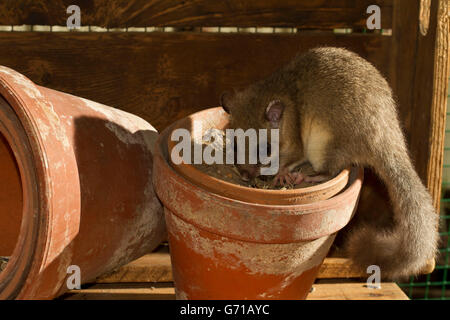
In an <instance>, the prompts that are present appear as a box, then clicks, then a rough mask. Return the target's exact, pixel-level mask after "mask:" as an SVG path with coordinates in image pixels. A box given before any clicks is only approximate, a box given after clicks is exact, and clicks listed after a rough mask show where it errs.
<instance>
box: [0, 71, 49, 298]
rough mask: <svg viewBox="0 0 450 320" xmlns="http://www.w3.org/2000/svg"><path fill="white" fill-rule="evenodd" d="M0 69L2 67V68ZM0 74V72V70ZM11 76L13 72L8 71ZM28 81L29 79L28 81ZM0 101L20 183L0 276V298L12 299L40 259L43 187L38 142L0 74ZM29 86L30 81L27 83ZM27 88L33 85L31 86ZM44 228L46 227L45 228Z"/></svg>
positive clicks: (4, 131)
mask: <svg viewBox="0 0 450 320" xmlns="http://www.w3.org/2000/svg"><path fill="white" fill-rule="evenodd" d="M2 69H3V68H2ZM0 71H2V70H1V69H0ZM10 72H13V73H15V72H14V71H12V70H11V71H10ZM28 81H29V80H28ZM0 83H1V84H2V86H0V99H1V100H2V101H1V104H2V105H3V109H2V110H1V111H0V113H2V114H3V115H4V118H3V120H4V121H3V122H1V121H0V133H1V134H2V135H3V136H4V137H5V139H6V141H7V143H8V144H9V146H10V148H11V149H12V151H13V153H14V157H15V161H16V163H17V166H18V168H19V172H20V179H21V184H22V198H23V207H22V221H21V226H20V231H19V237H18V239H17V242H16V245H15V248H14V250H13V252H12V254H11V257H10V261H9V262H8V264H7V266H6V268H5V270H3V272H2V273H0V297H1V298H2V299H3V298H4V299H13V298H16V297H17V296H18V295H19V294H20V290H21V288H23V286H24V284H25V283H26V279H27V278H28V276H29V274H30V272H32V264H33V261H35V258H36V257H38V256H42V254H43V252H39V250H38V248H39V245H38V243H39V241H42V240H43V239H44V238H43V237H39V235H40V233H41V229H42V228H41V226H42V225H45V224H46V223H47V222H46V219H45V218H46V217H45V216H43V215H39V214H38V212H39V211H40V210H41V208H43V206H45V204H46V201H45V199H44V197H43V196H42V195H43V194H45V190H46V187H47V186H45V185H42V184H39V183H38V181H39V179H38V176H39V174H40V173H41V174H43V172H44V171H45V166H44V163H43V161H42V160H44V159H42V158H41V157H39V156H38V157H37V156H36V153H37V152H38V151H40V150H41V149H40V148H39V147H36V144H37V143H39V142H38V141H33V139H30V137H36V135H32V136H30V134H27V133H29V132H34V130H35V128H34V127H33V126H32V125H31V123H29V122H27V121H23V119H24V117H25V119H27V120H28V118H27V115H26V114H25V112H23V113H22V114H21V112H22V111H25V109H26V105H25V103H24V101H23V100H22V99H21V98H20V93H19V92H17V90H16V89H15V86H14V85H12V84H11V82H10V80H9V79H7V78H6V77H4V76H3V74H2V73H1V72H0ZM30 83H31V81H30ZM31 85H34V84H32V83H31ZM45 229H46V228H45Z"/></svg>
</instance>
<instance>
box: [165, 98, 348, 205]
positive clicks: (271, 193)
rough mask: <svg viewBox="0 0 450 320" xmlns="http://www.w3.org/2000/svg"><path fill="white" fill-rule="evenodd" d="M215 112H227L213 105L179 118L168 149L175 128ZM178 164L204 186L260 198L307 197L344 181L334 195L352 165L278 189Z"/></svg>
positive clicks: (346, 179) (168, 141) (174, 124)
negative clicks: (309, 181)
mask: <svg viewBox="0 0 450 320" xmlns="http://www.w3.org/2000/svg"><path fill="white" fill-rule="evenodd" d="M214 112H220V113H222V114H224V113H225V112H224V111H223V108H222V107H213V108H208V109H204V110H201V111H198V112H195V113H193V114H191V115H189V116H187V117H185V118H182V119H179V120H178V121H176V122H175V123H173V124H172V125H171V126H170V127H169V128H170V130H169V132H168V134H167V146H168V149H171V147H172V144H173V143H174V141H172V140H171V139H170V134H171V133H172V131H173V130H175V129H177V128H184V127H185V125H186V122H188V121H192V120H194V118H195V117H196V116H198V115H200V114H207V113H214ZM169 158H170V157H169ZM170 163H171V164H172V161H171V159H170ZM176 166H177V167H176V168H174V169H175V171H177V172H179V173H184V175H185V176H186V178H188V179H193V178H192V176H198V177H199V179H198V181H196V182H198V183H195V182H194V181H192V183H193V184H196V185H199V186H200V187H202V188H206V187H207V186H209V185H212V184H215V185H218V188H221V189H232V190H235V191H233V192H236V193H237V194H239V193H246V194H247V193H252V194H255V195H257V197H259V198H265V197H267V198H269V199H276V198H280V199H279V200H281V199H289V198H295V197H305V196H308V195H309V194H317V193H320V192H323V191H324V190H328V189H330V187H333V186H336V185H337V184H343V183H344V184H343V188H342V189H337V190H336V191H337V192H336V193H335V194H334V195H336V194H338V193H339V192H341V191H342V190H343V189H344V188H345V187H346V186H347V183H348V180H349V175H350V172H351V167H349V168H345V169H344V170H342V171H341V172H340V173H338V174H337V175H336V176H335V177H333V178H331V179H330V180H327V181H325V182H323V183H320V184H317V185H313V186H309V187H303V188H297V189H289V190H276V189H259V188H251V187H246V186H242V185H239V184H235V183H231V182H228V181H225V180H222V179H219V178H216V177H213V176H210V175H208V174H206V173H204V172H202V171H200V170H198V169H197V168H195V166H193V165H191V164H186V163H184V162H182V163H180V164H178V165H176ZM172 167H173V164H172ZM202 181H205V183H202ZM211 189H214V190H215V189H216V188H211ZM334 195H332V196H334ZM277 200H278V199H276V200H273V201H277ZM242 201H244V202H246V201H247V200H246V199H242ZM268 204H270V203H268ZM302 204H304V203H303V202H302ZM289 205H290V204H289Z"/></svg>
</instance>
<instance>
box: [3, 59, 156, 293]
mask: <svg viewBox="0 0 450 320" xmlns="http://www.w3.org/2000/svg"><path fill="white" fill-rule="evenodd" d="M156 138H157V132H156V130H155V129H154V128H153V127H152V126H151V125H149V124H148V123H147V122H145V121H144V120H142V119H140V118H138V117H136V116H133V115H131V114H128V113H126V112H122V111H119V110H117V109H114V108H110V107H107V106H104V105H101V104H98V103H95V102H92V101H89V100H86V99H82V98H79V97H75V96H72V95H69V94H65V93H62V92H58V91H54V90H50V89H47V88H43V87H40V86H37V85H35V84H34V83H32V82H31V81H30V80H29V79H27V78H26V77H24V76H23V75H21V74H19V73H17V72H15V71H13V70H11V69H8V68H5V67H0V256H9V257H10V261H9V263H8V264H7V266H6V269H5V270H4V271H3V272H1V273H0V299H7V298H9V299H12V298H17V299H50V298H54V297H56V296H58V295H60V294H61V293H63V292H64V291H66V290H67V279H68V276H70V275H74V274H73V273H72V272H73V270H74V269H75V270H76V269H77V268H76V267H75V268H74V269H69V270H68V268H69V267H70V266H73V265H74V266H78V267H79V270H80V276H81V282H87V281H91V280H93V279H94V278H96V277H97V276H99V275H100V274H102V273H104V272H107V271H109V270H111V269H114V268H116V267H119V266H121V265H123V264H125V263H127V262H129V261H131V260H133V259H136V258H138V257H139V256H141V255H143V254H145V253H146V252H149V251H150V250H152V249H153V248H154V247H156V246H157V245H158V244H159V243H160V242H161V240H162V239H163V238H164V237H165V223H164V216H163V211H162V207H161V205H160V203H159V201H158V199H157V198H156V195H155V193H154V191H153V186H152V182H151V181H152V178H151V176H152V165H153V156H152V148H153V146H154V142H155V140H156ZM68 271H69V274H68ZM69 282H71V281H69Z"/></svg>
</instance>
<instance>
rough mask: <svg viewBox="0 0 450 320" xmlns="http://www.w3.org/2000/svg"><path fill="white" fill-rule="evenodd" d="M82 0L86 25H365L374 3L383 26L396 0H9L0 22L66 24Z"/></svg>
mask: <svg viewBox="0 0 450 320" xmlns="http://www.w3.org/2000/svg"><path fill="white" fill-rule="evenodd" d="M71 4H77V5H79V6H80V8H81V12H82V16H81V19H82V24H83V25H98V26H108V27H129V26H134V27H138V26H182V27H185V26H236V27H255V26H288V27H301V28H319V29H321V28H352V27H359V28H361V27H365V25H366V19H367V17H368V14H367V13H366V9H367V7H368V6H369V5H373V4H376V5H379V6H380V8H381V22H382V27H383V28H390V27H391V25H392V14H391V13H392V0H345V1H343V0H308V1H297V0H282V1H279V0H263V1H262V0H248V1H243V0H229V1H209V0H193V1H186V0H155V1H148V0H131V1H117V0H116V1H111V0H96V1H90V0H89V1H88V0H84V1H72V0H70V1H68V0H32V1H31V0H4V1H2V2H0V25H18V24H31V25H36V24H37V25H65V24H66V19H67V17H68V15H67V14H66V8H67V7H68V6H69V5H71Z"/></svg>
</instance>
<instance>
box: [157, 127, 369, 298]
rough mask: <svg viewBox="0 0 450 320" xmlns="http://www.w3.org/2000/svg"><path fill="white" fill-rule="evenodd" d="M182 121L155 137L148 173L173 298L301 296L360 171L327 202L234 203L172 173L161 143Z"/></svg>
mask: <svg viewBox="0 0 450 320" xmlns="http://www.w3.org/2000/svg"><path fill="white" fill-rule="evenodd" d="M181 122H182V121H181ZM181 122H178V123H175V124H174V125H173V126H172V127H169V128H167V129H166V130H164V132H163V133H162V134H161V136H160V137H159V139H158V143H157V149H156V150H155V154H154V160H155V162H154V170H153V171H154V175H153V180H154V186H155V190H156V193H157V194H158V196H159V198H160V199H161V201H162V202H163V204H164V210H165V217H166V223H167V229H168V234H169V245H170V251H171V259H172V269H173V276H174V281H175V287H176V294H177V298H179V299H304V298H305V297H306V296H307V294H308V292H309V290H310V288H311V286H312V284H313V282H314V280H315V278H316V275H317V272H318V270H319V268H320V266H321V264H322V262H323V260H324V258H325V256H326V255H327V253H328V251H329V248H330V246H331V245H332V242H333V240H334V238H335V235H336V233H337V231H339V230H340V229H341V228H343V227H344V226H345V225H346V224H347V223H348V222H349V220H350V219H351V217H352V216H353V213H354V211H355V208H356V205H357V201H358V197H359V191H360V188H361V184H362V180H363V170H362V169H358V168H352V170H351V172H350V175H349V182H348V184H347V186H346V187H345V189H344V190H343V191H342V192H341V193H340V194H338V195H336V196H334V197H332V198H330V199H328V200H323V201H317V202H314V203H310V204H301V205H273V204H272V205H268V204H257V203H251V202H243V201H239V200H236V199H233V198H231V197H227V196H224V195H223V194H222V193H220V192H217V193H214V192H211V191H210V189H209V188H205V187H203V186H199V185H197V184H195V183H193V182H192V181H189V179H187V178H186V177H185V176H183V175H181V174H179V173H178V172H177V171H176V170H174V169H173V168H172V166H171V165H170V162H169V156H168V155H169V153H168V146H167V141H168V140H167V139H168V136H169V134H170V133H171V132H172V130H173V128H175V127H177V126H179V125H180V123H181ZM237 187H238V186H236V188H237Z"/></svg>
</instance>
